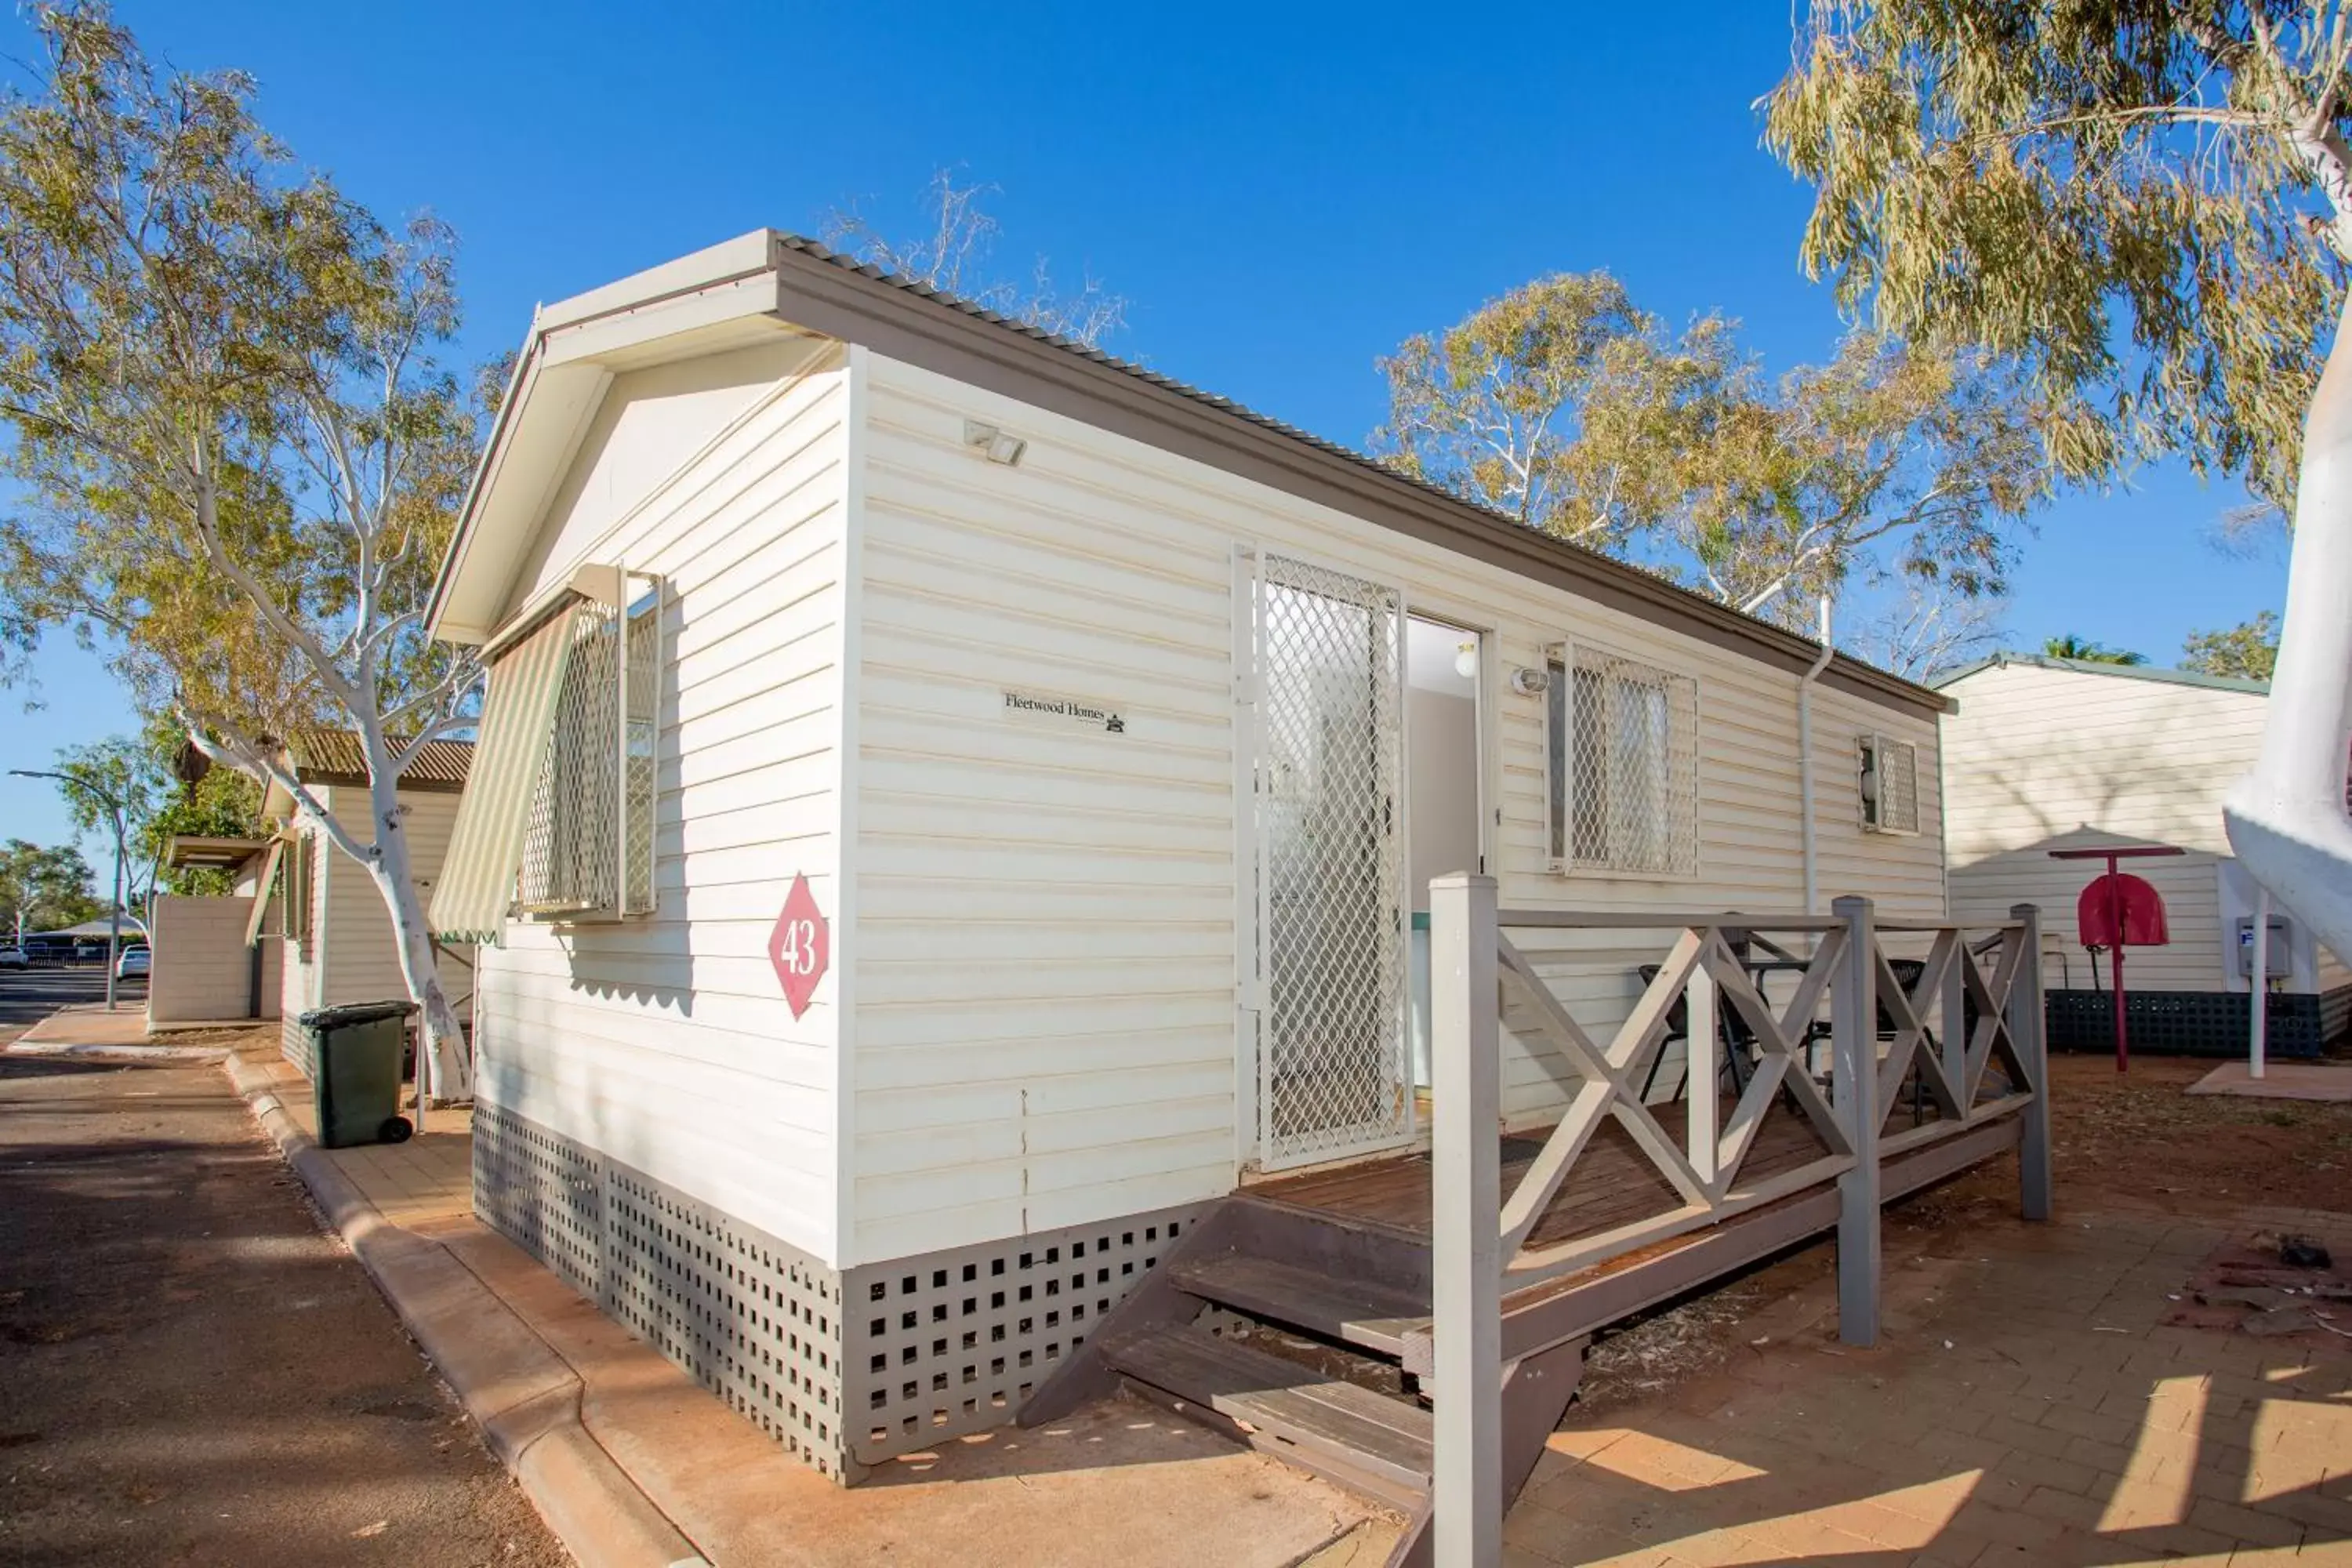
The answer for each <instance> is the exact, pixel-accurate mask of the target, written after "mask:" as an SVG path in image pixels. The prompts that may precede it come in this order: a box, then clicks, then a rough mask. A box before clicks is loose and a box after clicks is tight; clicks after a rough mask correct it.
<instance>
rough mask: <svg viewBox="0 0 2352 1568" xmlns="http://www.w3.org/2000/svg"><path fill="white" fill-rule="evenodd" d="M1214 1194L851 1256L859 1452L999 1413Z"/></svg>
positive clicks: (851, 1347) (893, 1447)
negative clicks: (858, 1261) (1144, 1209)
mask: <svg viewBox="0 0 2352 1568" xmlns="http://www.w3.org/2000/svg"><path fill="white" fill-rule="evenodd" d="M1207 1208H1208V1205H1205V1204H1193V1205H1185V1206H1183V1207H1181V1208H1171V1209H1160V1210H1157V1211H1155V1212H1153V1213H1150V1214H1142V1215H1133V1216H1131V1217H1129V1218H1126V1219H1117V1220H1105V1221H1102V1222H1101V1223H1099V1224H1095V1225H1085V1226H1071V1227H1070V1228H1068V1229H1066V1230H1055V1231H1041V1232H1038V1233H1036V1234H1034V1235H1030V1236H1024V1237H1014V1238H1013V1239H1011V1240H1007V1241H995V1242H988V1243H985V1244H982V1245H981V1246H976V1247H956V1248H953V1249H951V1250H949V1251H945V1252H930V1253H925V1254H923V1255H922V1256H921V1257H919V1258H898V1259H896V1260H894V1261H892V1262H888V1263H875V1264H866V1265H864V1266H862V1267H859V1268H853V1269H851V1270H850V1271H849V1273H848V1275H847V1277H846V1278H845V1279H844V1280H843V1281H842V1294H843V1299H844V1306H843V1309H842V1313H843V1316H844V1317H845V1319H846V1320H847V1331H846V1335H845V1340H846V1342H845V1347H844V1349H845V1369H844V1376H843V1405H844V1409H843V1415H842V1419H843V1422H844V1424H845V1426H847V1427H848V1428H849V1451H850V1455H851V1457H852V1458H854V1459H855V1460H856V1462H857V1463H859V1464H861V1465H872V1464H878V1463H880V1462H881V1461H883V1460H885V1459H889V1458H896V1457H897V1456H898V1455H901V1454H911V1453H918V1452H920V1451H921V1450H923V1449H925V1448H928V1447H930V1446H931V1445H933V1444H936V1443H941V1442H945V1441H947V1440H948V1439H950V1438H953V1437H960V1436H964V1435H965V1434H967V1433H972V1432H984V1431H986V1430H988V1429H989V1428H991V1427H993V1426H1003V1425H1005V1424H1006V1423H1007V1422H1009V1421H1011V1420H1012V1419H1013V1417H1014V1416H1015V1415H1018V1414H1019V1413H1020V1409H1021V1405H1022V1404H1023V1402H1024V1401H1025V1400H1026V1399H1027V1398H1028V1397H1029V1394H1030V1393H1031V1391H1032V1390H1033V1389H1034V1388H1035V1386H1036V1385H1037V1384H1040V1383H1042V1382H1043V1381H1045V1377H1046V1375H1047V1374H1048V1373H1051V1372H1052V1371H1053V1370H1054V1369H1055V1367H1057V1366H1059V1365H1060V1364H1061V1363H1062V1362H1063V1361H1064V1360H1065V1359H1066V1357H1068V1356H1069V1355H1070V1354H1071V1353H1072V1352H1075V1351H1076V1349H1077V1348H1078V1347H1079V1346H1080V1345H1081V1344H1084V1343H1085V1342H1086V1337H1087V1332H1088V1331H1090V1330H1091V1329H1092V1328H1093V1326H1094V1325H1095V1324H1096V1323H1098V1322H1100V1321H1102V1320H1103V1318H1104V1317H1105V1316H1106V1315H1107V1314H1108V1312H1109V1311H1110V1310H1111V1309H1112V1308H1113V1307H1115V1306H1117V1305H1118V1303H1119V1300H1121V1299H1122V1298H1123V1297H1125V1296H1126V1295H1127V1293H1128V1292H1129V1290H1132V1289H1135V1287H1136V1285H1137V1284H1138V1283H1139V1282H1140V1281H1141V1280H1142V1279H1143V1278H1144V1276H1145V1275H1146V1274H1148V1273H1150V1271H1151V1269H1152V1268H1154V1267H1156V1266H1157V1265H1158V1263H1159V1262H1160V1258H1162V1257H1164V1256H1166V1254H1167V1252H1168V1250H1169V1248H1170V1247H1172V1246H1173V1245H1174V1244H1175V1242H1176V1239H1177V1238H1178V1237H1180V1236H1181V1235H1182V1234H1183V1232H1184V1230H1185V1228H1186V1227H1187V1226H1190V1225H1191V1224H1192V1221H1193V1219H1194V1218H1195V1217H1196V1216H1198V1215H1201V1214H1202V1213H1204V1212H1206V1210H1207Z"/></svg>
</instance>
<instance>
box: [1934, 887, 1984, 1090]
mask: <svg viewBox="0 0 2352 1568" xmlns="http://www.w3.org/2000/svg"><path fill="white" fill-rule="evenodd" d="M1951 934H1952V967H1951V971H1950V973H1948V975H1947V976H1946V978H1945V980H1944V996H1943V1003H1944V1012H1943V1016H1942V1018H1941V1019H1939V1020H1938V1021H1937V1026H1936V1028H1937V1037H1938V1043H1939V1044H1940V1045H1941V1046H1942V1047H1943V1048H1944V1050H1943V1055H1944V1081H1945V1082H1947V1083H1948V1084H1950V1085H1951V1086H1952V1092H1953V1094H1955V1095H1957V1096H1958V1098H1959V1101H1960V1120H1961V1121H1969V1120H1970V1119H1971V1118H1973V1117H1974V1116H1975V1114H1976V1109H1977V1108H1976V1105H1975V1103H1974V1100H1973V1099H1972V1097H1971V1096H1970V1095H1969V977H1968V976H1967V975H1966V974H1963V973H1961V971H1962V970H1963V969H1966V968H1969V967H1970V966H1972V965H1973V964H1974V963H1976V961H1977V955H1976V954H1975V953H1973V952H1969V933H1968V931H1967V930H1966V929H1965V928H1964V927H1962V926H1960V925H1958V924H1957V923H1956V924H1954V926H1953V927H1952V933H1951Z"/></svg>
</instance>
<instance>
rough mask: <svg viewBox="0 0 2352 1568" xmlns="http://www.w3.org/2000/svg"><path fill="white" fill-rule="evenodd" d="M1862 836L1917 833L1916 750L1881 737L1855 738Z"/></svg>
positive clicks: (1901, 742)
mask: <svg viewBox="0 0 2352 1568" xmlns="http://www.w3.org/2000/svg"><path fill="white" fill-rule="evenodd" d="M1857 742H1858V743H1859V747H1860V751H1861V763H1862V768H1861V771H1862V827H1863V831H1864V832H1865V833H1916V832H1918V831H1919V748H1918V747H1916V746H1915V745H1913V744H1912V743H1911V742H1908V741H1897V740H1894V739H1892V738H1890V737H1888V736H1885V735H1863V736H1859V737H1857Z"/></svg>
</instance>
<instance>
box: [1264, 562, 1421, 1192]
mask: <svg viewBox="0 0 2352 1568" xmlns="http://www.w3.org/2000/svg"><path fill="white" fill-rule="evenodd" d="M1403 630H1404V616H1403V609H1402V604H1401V602H1400V600H1399V596H1398V595H1397V594H1396V593H1395V591H1394V590H1392V589H1389V588H1384V587H1381V586H1380V585H1379V584H1372V583H1366V582H1363V581H1361V580H1360V579H1358V578H1354V577H1349V576H1347V575H1345V574H1341V573H1337V572H1331V571H1328V570H1326V569H1324V568H1322V567H1318V566H1312V565H1308V564H1307V563H1302V562H1297V561H1287V560H1284V559H1282V558H1280V557H1278V556H1268V557H1266V558H1265V561H1264V562H1263V563H1262V566H1261V568H1260V575H1259V584H1258V594H1257V627H1256V633H1257V637H1256V662H1257V677H1258V679H1257V718H1258V736H1257V749H1256V803H1255V804H1256V811H1257V829H1258V843H1259V855H1258V873H1257V874H1258V889H1257V890H1258V898H1259V901H1260V918H1259V927H1260V932H1259V950H1258V951H1259V962H1260V964H1261V966H1262V976H1261V978H1262V980H1263V983H1264V987H1265V1011H1264V1015H1263V1017H1262V1019H1261V1029H1262V1031H1263V1033H1262V1037H1261V1040H1260V1044H1259V1052H1258V1065H1259V1072H1258V1115H1259V1145H1258V1146H1259V1155H1260V1162H1261V1163H1262V1164H1264V1165H1265V1167H1267V1168H1269V1169H1274V1168H1279V1167H1282V1166H1287V1165H1297V1164H1305V1163H1309V1162H1311V1161H1316V1160H1327V1159H1332V1158H1336V1157H1338V1156H1340V1155H1344V1154H1350V1153H1355V1152H1361V1151H1365V1150H1370V1149H1378V1148H1385V1147H1390V1146H1392V1145H1394V1144H1396V1143H1398V1142H1402V1141H1404V1140H1405V1139H1407V1138H1409V1137H1410V1136H1411V1135H1412V1078H1411V1071H1410V1064H1409V1063H1408V1061H1407V1060H1406V1056H1405V1052H1406V1042H1405V1037H1404V1028H1403V1013H1404V951H1403V941H1402V919H1401V904H1400V898H1401V895H1402V887H1403V876H1402V859H1401V848H1402V847H1401V845H1400V844H1399V841H1398V840H1399V837H1400V836H1399V833H1398V823H1397V802H1398V790H1399V778H1400V774H1401V773H1402V739H1403V729H1402V723H1401V721H1400V717H1399V715H1400V701H1401V694H1400V689H1399V688H1400V670H1401V668H1402V652H1403V644H1402V637H1403Z"/></svg>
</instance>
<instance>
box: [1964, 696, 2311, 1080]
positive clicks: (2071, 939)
mask: <svg viewBox="0 0 2352 1568" xmlns="http://www.w3.org/2000/svg"><path fill="white" fill-rule="evenodd" d="M1937 686H1938V688H1939V689H1942V690H1944V691H1946V692H1948V693H1949V694H1950V695H1951V696H1952V697H1953V698H1955V699H1956V700H1958V704H1959V708H1958V712H1956V713H1955V714H1954V715H1953V716H1952V717H1951V718H1949V719H1948V720H1946V721H1944V788H1945V793H1946V797H1947V799H1948V801H1949V803H1950V805H1949V809H1948V814H1947V818H1946V822H1947V826H1946V829H1945V833H1946V848H1947V851H1948V854H1949V855H1950V858H1951V881H1952V913H1953V915H1954V916H1955V917H1957V918H1959V919H1964V920H1973V919H1987V918H1990V917H1992V916H1994V915H1995V914H1997V913H1998V912H2000V911H2001V910H2007V909H2008V908H2009V907H2010V906H2011V905H2012V904H2016V903H2021V902H2022V903H2032V904H2037V905H2039V906H2040V907H2041V909H2042V954H2043V960H2042V969H2043V986H2044V990H2045V993H2046V994H2047V996H2048V1002H2049V1011H2050V1043H2051V1047H2052V1048H2053V1049H2069V1048H2072V1049H2088V1050H2102V1049H2109V1048H2112V1041H2113V1038H2114V1036H2113V1030H2114V1026H2115V1025H2114V1018H2115V1015H2114V1014H2113V1012H2112V1011H2111V1010H2110V1002H2109V998H2108V996H2107V994H2106V993H2105V991H2103V990H2102V989H2101V987H2102V986H2104V985H2105V984H2106V967H2107V966H2106V960H2105V958H2098V959H2094V957H2093V955H2092V954H2091V953H2090V952H2087V951H2086V950H2085V949H2084V946H2083V942H2082V934H2081V931H2080V930H2079V929H2078V927H2077V925H2076V903H2077V900H2078V898H2079V896H2080V894H2081V892H2082V890H2083V889H2084V886H2086V885H2087V884H2088V883H2089V881H2090V880H2091V879H2092V878H2093V877H2095V876H2098V875H2101V874H2102V873H2104V872H2105V869H2106V867H2105V862H2104V861H2098V860H2079V859H2064V860H2061V859H2056V858H2053V857H2052V855H2051V853H2050V852H2051V851H2052V850H2053V849H2068V850H2072V849H2095V848H2101V847H2107V846H2110V845H2114V846H2118V847H2159V848H2170V849H2175V850H2178V851H2179V854H2177V855H2170V856H2163V857H2144V858H2133V859H2130V860H2125V861H2121V862H2119V863H2118V864H2119V867H2120V868H2121V869H2122V870H2124V871H2126V872H2127V873H2128V874H2130V875H2132V876H2135V877H2139V878H2142V879H2145V880H2147V882H2148V884H2149V885H2150V886H2152V887H2154V888H2155V889H2156V890H2157V892H2158V895H2159V896H2160V897H2161V898H2162V899H2163V900H2164V905H2165V915H2166V924H2167V926H2168V934H2169V935H2170V937H2171V941H2170V942H2168V943H2167V944H2166V945H2164V946H2162V947H2147V948H2127V949H2126V950H2125V954H2124V992H2125V995H2126V1008H2127V1009H2128V1012H2129V1015H2130V1016H2129V1018H2128V1020H2127V1022H2128V1024H2129V1026H2130V1029H2131V1033H2132V1045H2133V1048H2135V1049H2142V1050H2157V1051H2163V1050H2173V1051H2191V1052H2198V1053H2201V1054H2209V1055H2210V1054H2221V1055H2232V1054H2236V1053H2239V1052H2242V1051H2244V1050H2245V1049H2246V1043H2247V1037H2248V1028H2249V1024H2250V1022H2251V1020H2250V1016H2249V1008H2248V1002H2247V998H2248V997H2249V995H2250V994H2251V993H2250V991H2249V979H2248V977H2249V974H2250V973H2251V970H2252V964H2251V962H2250V960H2251V954H2252V943H2251V942H2250V941H2248V940H2247V939H2248V937H2249V935H2250V933H2251V929H2252V921H2253V918H2254V910H2255V904H2256V900H2257V895H2258V894H2259V892H2260V891H2261V889H2259V888H2258V887H2257V886H2256V885H2255V884H2254V881H2253V879H2252V878H2251V877H2249V876H2247V875H2246V873H2245V871H2244V869H2243V868H2242V867H2241V866H2240V865H2239V864H2238V861H2237V858H2236V857H2235V856H2233V855H2231V853H2230V841H2229V837H2228V834H2227V833H2226V831H2225V830H2224V828H2223V826H2222V822H2221V802H2222V799H2223V797H2224V796H2226V795H2228V794H2229V791H2230V786H2231V784H2235V783H2237V781H2238V780H2239V779H2240V778H2242V777H2243V776H2244V775H2245V773H2246V772H2247V770H2249V769H2250V768H2252V766H2253V764H2254V754H2255V752H2257V751H2258V750H2260V748H2261V744H2262V733H2263V714H2264V711H2265V710H2266V709H2267V708H2268V707H2269V704H2270V689H2269V687H2268V686H2267V685H2266V684H2264V683H2263V682H2262V681H2258V680H2233V679H2225V678H2221V677H2215V676H2206V675H2198V674H2194V673H2191V672H2189V671H2187V670H2179V669H2160V668H2150V667H2147V666H2144V665H2114V664H2095V663H2091V662H2087V661H2084V660H2077V659H2063V658H2045V657H2042V656H2041V655H2036V654H2017V653H2004V654H1999V655H1996V656H1995V657H1993V658H1989V659H1985V660H1983V661H1981V662H1979V663H1977V664H1973V665H1970V666H1969V667H1968V668H1964V669H1959V670H1955V671H1954V672H1953V673H1951V674H1950V675H1948V676H1947V677H1945V678H1943V679H1940V680H1938V681H1937ZM2271 921H2272V932H2273V936H2272V941H2271V942H2270V943H2269V949H2270V951H2269V953H2268V955H2267V957H2268V962H2267V963H2266V965H2265V967H2267V968H2268V969H2269V970H2270V972H2271V973H2270V976H2269V984H2270V987H2271V1000H2270V1005H2269V1014H2270V1024H2269V1048H2270V1049H2271V1050H2273V1052H2278V1053H2281V1054H2284V1055H2293V1056H2311V1055H2316V1054H2317V1053H2318V1052H2319V1050H2320V1049H2321V1048H2322V1047H2323V1046H2324V1045H2326V1044H2328V1043H2331V1042H2333V1041H2336V1040H2340V1039H2342V1038H2343V1037H2345V1035H2346V1034H2347V1031H2352V971H2347V969H2346V968H2345V966H2344V964H2343V963H2341V962H2340V961H2339V960H2338V959H2337V957H2336V954H2334V953H2332V952H2328V951H2327V949H2326V948H2325V947H2323V946H2321V945H2320V944H2319V943H2318V942H2317V941H2316V940H2315V938H2314V936H2313V934H2312V931H2311V928H2310V927H2309V926H2307V925H2305V924H2304V923H2303V922H2302V921H2299V920H2297V919H2296V918H2295V917H2294V911H2292V910H2284V909H2276V908H2273V913H2272V916H2271Z"/></svg>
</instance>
